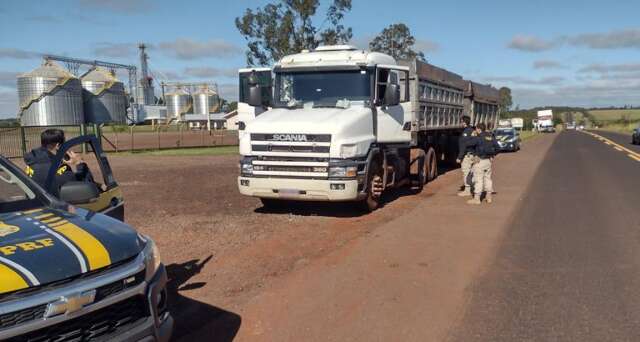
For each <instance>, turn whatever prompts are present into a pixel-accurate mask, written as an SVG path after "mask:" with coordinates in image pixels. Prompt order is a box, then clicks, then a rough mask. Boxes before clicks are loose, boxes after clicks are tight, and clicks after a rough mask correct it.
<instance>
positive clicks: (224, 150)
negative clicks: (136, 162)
mask: <svg viewBox="0 0 640 342" xmlns="http://www.w3.org/2000/svg"><path fill="white" fill-rule="evenodd" d="M109 154H110V155H114V156H136V157H146V156H222V155H233V154H238V146H218V147H195V148H175V149H166V150H144V151H134V152H117V153H116V152H110V153H109Z"/></svg>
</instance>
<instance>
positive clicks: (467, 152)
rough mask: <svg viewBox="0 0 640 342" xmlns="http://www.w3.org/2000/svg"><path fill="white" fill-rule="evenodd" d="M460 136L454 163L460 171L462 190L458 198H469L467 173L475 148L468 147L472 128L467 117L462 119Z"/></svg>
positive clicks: (469, 189)
mask: <svg viewBox="0 0 640 342" xmlns="http://www.w3.org/2000/svg"><path fill="white" fill-rule="evenodd" d="M462 126H463V127H464V129H463V130H462V134H461V135H460V138H459V140H458V157H457V159H456V162H457V163H458V164H460V169H461V170H462V184H463V186H464V188H463V189H462V191H460V192H458V196H460V197H466V196H471V183H470V181H469V173H470V172H471V168H472V167H473V160H474V159H473V155H474V152H475V146H470V145H469V142H470V141H471V138H472V135H473V134H474V128H473V127H471V118H470V117H469V116H467V115H465V116H463V117H462Z"/></svg>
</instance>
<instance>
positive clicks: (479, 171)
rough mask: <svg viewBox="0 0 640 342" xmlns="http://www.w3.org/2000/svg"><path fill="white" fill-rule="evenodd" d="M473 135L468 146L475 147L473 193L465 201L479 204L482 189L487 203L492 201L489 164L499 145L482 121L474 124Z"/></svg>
mask: <svg viewBox="0 0 640 342" xmlns="http://www.w3.org/2000/svg"><path fill="white" fill-rule="evenodd" d="M476 133H477V134H478V135H477V136H475V137H472V138H471V140H470V141H469V143H468V146H473V147H475V157H474V159H475V161H474V164H473V170H472V172H473V188H474V190H475V193H474V194H473V198H472V199H470V200H469V201H467V203H469V204H480V203H481V201H480V196H481V195H482V192H483V191H484V192H485V193H486V196H485V200H486V201H487V203H491V202H492V201H493V198H492V196H493V181H492V180H491V164H492V161H493V157H495V155H496V154H497V152H498V149H499V145H498V142H497V141H496V138H495V137H494V136H493V134H492V133H491V132H489V131H487V127H486V126H485V124H484V123H479V124H478V125H477V126H476Z"/></svg>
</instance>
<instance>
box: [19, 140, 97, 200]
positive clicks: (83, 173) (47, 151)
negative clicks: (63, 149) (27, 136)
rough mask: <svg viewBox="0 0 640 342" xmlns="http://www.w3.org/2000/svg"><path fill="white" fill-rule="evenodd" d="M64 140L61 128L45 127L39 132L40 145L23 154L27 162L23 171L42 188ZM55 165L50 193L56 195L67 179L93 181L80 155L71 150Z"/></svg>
mask: <svg viewBox="0 0 640 342" xmlns="http://www.w3.org/2000/svg"><path fill="white" fill-rule="evenodd" d="M64 142H65V137H64V132H63V131H62V130H60V129H47V130H45V131H44V132H42V133H41V134H40V145H41V146H40V147H38V148H34V149H33V150H31V152H29V153H27V154H26V155H25V156H24V162H25V164H27V167H26V169H25V173H26V174H27V175H28V176H29V177H31V178H32V179H33V180H34V181H35V182H36V183H38V184H40V186H42V187H43V188H44V187H45V182H46V181H47V176H48V175H49V170H50V169H51V166H52V163H53V159H54V157H55V155H56V154H57V153H58V150H59V149H60V146H61V145H62V144H64ZM56 167H57V170H56V175H55V178H54V180H53V189H51V190H52V194H53V195H54V196H56V197H57V196H58V194H59V191H60V187H61V186H63V185H64V184H65V183H67V182H69V181H91V182H93V176H92V175H91V171H89V167H88V166H87V164H86V163H84V161H83V160H82V157H81V156H80V155H78V154H76V153H74V152H73V151H68V152H67V157H66V158H64V160H63V161H62V165H56ZM74 170H75V171H74ZM47 190H49V189H47Z"/></svg>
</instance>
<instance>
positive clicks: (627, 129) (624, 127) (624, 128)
mask: <svg viewBox="0 0 640 342" xmlns="http://www.w3.org/2000/svg"><path fill="white" fill-rule="evenodd" d="M637 127H638V123H637V122H635V123H628V124H621V123H615V124H608V125H605V126H602V127H601V128H600V129H601V130H603V131H611V132H618V133H626V134H631V132H632V131H633V129H634V128H637Z"/></svg>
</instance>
